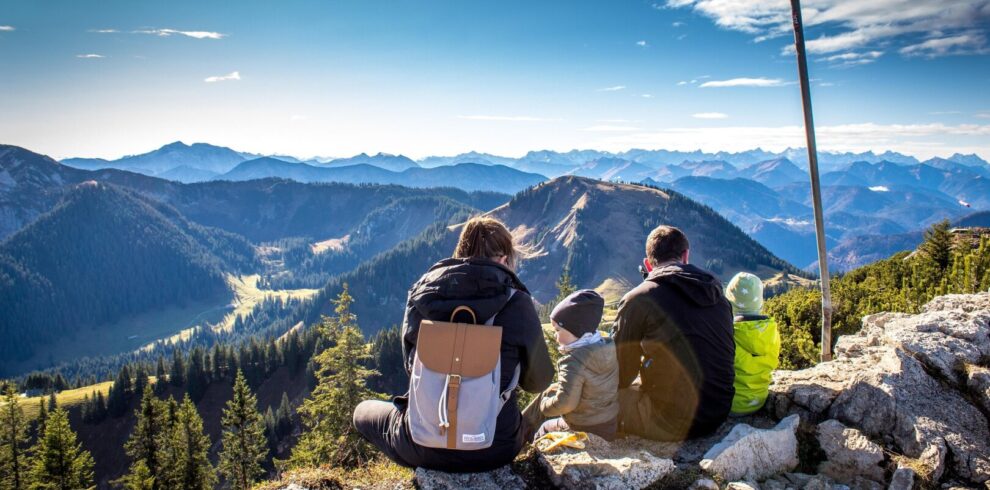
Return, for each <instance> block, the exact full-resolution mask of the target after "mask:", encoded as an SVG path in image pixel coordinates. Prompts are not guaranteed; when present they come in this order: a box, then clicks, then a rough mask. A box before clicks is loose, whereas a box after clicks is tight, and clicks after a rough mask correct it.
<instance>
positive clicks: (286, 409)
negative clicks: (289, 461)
mask: <svg viewBox="0 0 990 490" xmlns="http://www.w3.org/2000/svg"><path fill="white" fill-rule="evenodd" d="M274 416H275V430H276V433H277V434H278V437H279V438H283V437H285V436H288V435H289V434H290V433H291V432H292V404H290V403H289V395H287V394H286V393H285V392H284V391H283V392H282V401H281V403H279V404H278V410H276V411H275V414H274Z"/></svg>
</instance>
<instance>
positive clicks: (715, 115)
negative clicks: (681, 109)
mask: <svg viewBox="0 0 990 490" xmlns="http://www.w3.org/2000/svg"><path fill="white" fill-rule="evenodd" d="M691 117H693V118H695V119H728V118H729V115H728V114H725V113H722V112H699V113H697V114H691Z"/></svg>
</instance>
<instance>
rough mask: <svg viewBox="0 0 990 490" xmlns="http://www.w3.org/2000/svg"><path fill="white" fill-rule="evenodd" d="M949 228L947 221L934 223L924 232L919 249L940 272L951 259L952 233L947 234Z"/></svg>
mask: <svg viewBox="0 0 990 490" xmlns="http://www.w3.org/2000/svg"><path fill="white" fill-rule="evenodd" d="M951 226H952V225H951V224H950V223H949V220H943V221H942V222H940V223H935V224H934V225H932V227H931V228H929V229H928V230H926V231H925V241H924V242H923V243H922V244H921V246H920V247H919V249H920V250H921V251H922V252H924V254H925V255H927V256H928V258H930V259H931V260H932V262H934V263H935V265H937V266H938V268H939V270H940V271H944V270H945V269H946V267H948V266H949V259H950V258H951V257H952V233H950V232H949V229H950V228H951Z"/></svg>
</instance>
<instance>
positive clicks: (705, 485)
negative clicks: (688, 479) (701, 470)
mask: <svg viewBox="0 0 990 490" xmlns="http://www.w3.org/2000/svg"><path fill="white" fill-rule="evenodd" d="M688 490H719V488H718V483H715V480H712V479H711V478H702V479H700V480H698V481H696V482H694V483H692V484H691V486H690V487H688Z"/></svg>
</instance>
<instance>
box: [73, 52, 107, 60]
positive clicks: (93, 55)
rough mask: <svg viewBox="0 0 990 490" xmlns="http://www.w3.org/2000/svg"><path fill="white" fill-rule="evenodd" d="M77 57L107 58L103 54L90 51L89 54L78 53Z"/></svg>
mask: <svg viewBox="0 0 990 490" xmlns="http://www.w3.org/2000/svg"><path fill="white" fill-rule="evenodd" d="M76 58H84V59H96V58H106V56H103V55H102V54H95V53H89V54H77V55H76Z"/></svg>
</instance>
